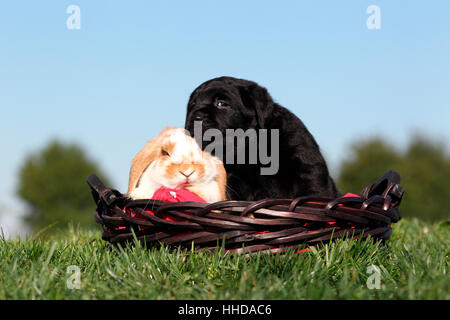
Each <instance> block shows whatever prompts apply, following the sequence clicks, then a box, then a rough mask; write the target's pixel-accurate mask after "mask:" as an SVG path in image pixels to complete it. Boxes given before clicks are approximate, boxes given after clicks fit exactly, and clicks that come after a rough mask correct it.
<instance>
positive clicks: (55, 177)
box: [17, 141, 109, 230]
mask: <svg viewBox="0 0 450 320" xmlns="http://www.w3.org/2000/svg"><path fill="white" fill-rule="evenodd" d="M91 173H97V174H98V175H99V176H100V177H101V178H102V180H103V181H104V182H105V183H107V184H109V179H108V178H107V177H106V175H105V174H104V173H102V170H101V169H100V168H99V166H98V165H97V164H96V163H95V162H94V161H92V160H90V159H89V158H88V157H87V155H86V153H85V151H84V150H83V149H82V148H81V147H80V146H78V145H76V144H64V143H61V142H58V141H53V142H51V143H49V145H48V146H46V147H45V148H44V149H43V150H41V151H38V152H36V153H33V154H30V155H29V156H28V157H27V158H26V159H25V161H24V163H23V165H22V167H21V168H20V171H19V185H18V190H17V193H18V195H19V196H20V197H21V198H22V199H23V200H25V202H26V203H27V204H28V207H29V211H28V212H27V215H26V216H25V222H26V223H27V224H29V225H30V226H31V227H32V229H33V230H38V229H40V228H43V227H45V226H48V225H50V224H52V223H56V228H65V227H67V226H68V225H69V223H70V222H73V224H74V225H77V224H79V225H80V226H83V227H93V226H95V222H94V217H93V212H94V209H95V203H94V200H93V198H92V195H91V192H90V188H89V186H88V185H87V183H86V177H87V176H88V175H89V174H91Z"/></svg>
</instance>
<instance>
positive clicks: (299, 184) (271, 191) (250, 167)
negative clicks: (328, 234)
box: [185, 77, 340, 201]
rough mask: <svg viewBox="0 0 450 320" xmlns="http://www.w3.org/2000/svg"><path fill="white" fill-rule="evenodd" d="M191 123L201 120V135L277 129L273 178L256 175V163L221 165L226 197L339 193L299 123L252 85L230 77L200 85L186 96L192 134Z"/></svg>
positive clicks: (187, 121) (275, 196)
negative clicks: (276, 163)
mask: <svg viewBox="0 0 450 320" xmlns="http://www.w3.org/2000/svg"><path fill="white" fill-rule="evenodd" d="M218 100H223V101H225V103H226V106H225V107H218V106H217V101H218ZM222 104H223V103H222ZM194 120H202V121H203V131H205V130H207V129H210V128H216V129H219V130H220V131H221V132H222V134H223V136H224V137H225V129H227V128H229V129H238V128H241V129H243V130H244V131H245V130H246V129H248V128H254V129H269V131H270V129H279V141H280V149H279V159H280V160H279V161H280V166H279V170H278V172H277V173H276V174H275V175H261V174H260V168H261V167H267V165H263V164H261V163H258V164H248V163H247V162H246V164H226V163H225V161H224V164H225V169H226V171H227V178H228V183H227V196H228V198H229V199H236V200H252V201H253V200H259V199H264V198H296V197H299V196H306V195H319V196H326V197H332V198H335V197H337V196H339V195H340V192H339V191H338V190H337V188H336V186H335V183H334V181H333V179H332V178H331V177H330V175H329V173H328V168H327V165H326V163H325V160H324V158H323V157H322V154H321V153H320V150H319V146H318V145H317V143H316V141H315V140H314V138H313V136H312V135H311V133H310V132H309V131H308V130H307V129H306V127H305V126H304V124H303V123H302V121H301V120H300V119H299V118H298V117H296V116H295V115H294V114H293V113H292V112H290V111H289V110H287V109H286V108H284V107H282V106H280V105H278V104H277V103H274V102H273V100H272V98H271V96H270V95H269V93H268V92H267V90H266V89H265V88H263V87H261V86H259V85H258V84H256V83H255V82H252V81H248V80H243V79H236V78H232V77H220V78H215V79H211V80H209V81H206V82H204V83H203V84H201V85H200V86H199V87H197V88H196V89H195V90H194V91H193V92H192V94H191V96H190V98H189V102H188V108H187V116H186V125H185V127H186V129H187V130H188V131H189V132H190V133H191V135H192V136H194ZM269 140H270V139H269ZM208 143H209V142H206V144H205V143H204V144H203V148H205V146H206V145H207V144H208ZM247 151H248V150H247ZM269 152H270V148H269ZM223 160H225V159H223Z"/></svg>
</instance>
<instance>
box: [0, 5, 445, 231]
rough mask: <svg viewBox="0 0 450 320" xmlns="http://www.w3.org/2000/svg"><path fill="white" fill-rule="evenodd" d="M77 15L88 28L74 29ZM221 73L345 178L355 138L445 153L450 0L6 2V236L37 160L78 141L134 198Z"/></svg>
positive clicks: (2, 31) (1, 91)
mask: <svg viewBox="0 0 450 320" xmlns="http://www.w3.org/2000/svg"><path fill="white" fill-rule="evenodd" d="M69 5H78V6H79V8H80V10H81V16H80V17H81V25H80V26H81V28H80V29H79V30H69V29H68V28H67V26H66V20H67V18H68V17H69V15H70V14H68V13H66V9H67V7H68V6H69ZM370 5H377V6H378V7H379V8H380V10H381V11H380V12H381V28H380V29H378V30H377V29H375V30H369V29H368V28H367V26H366V20H367V19H368V18H369V16H370V14H368V13H367V12H366V9H367V7H369V6H370ZM222 75H229V76H234V77H240V78H245V79H249V80H253V81H256V82H258V83H259V84H261V85H263V86H265V87H266V88H267V89H268V90H269V92H270V93H271V95H272V97H273V98H274V99H275V100H276V101H277V102H278V103H280V104H281V105H283V106H285V107H287V108H289V109H291V110H292V111H293V112H294V113H295V114H297V115H298V116H299V117H300V118H301V119H302V120H303V122H304V123H305V124H306V125H307V127H308V128H309V130H310V131H311V132H312V133H313V135H314V136H315V137H316V140H317V141H318V143H319V144H320V146H321V148H322V151H323V153H324V155H325V157H326V158H327V160H328V162H329V164H330V167H331V169H332V172H333V173H335V174H336V173H337V169H338V164H339V162H340V161H341V160H342V159H343V158H345V157H346V156H347V155H348V149H349V144H350V143H351V142H352V141H354V140H355V139H359V138H363V137H368V136H372V135H375V134H378V135H382V136H383V137H385V138H386V139H389V140H392V141H393V142H394V143H395V144H397V145H399V146H403V145H406V144H407V143H408V140H409V138H410V136H411V133H412V132H414V131H416V130H419V131H421V132H423V133H426V134H428V135H430V136H432V137H436V138H439V139H441V140H443V141H447V140H449V138H450V126H449V119H450V117H449V116H450V1H448V0H442V1H438V0H436V1H425V0H423V1H413V0H396V1H393V0H390V1H381V0H370V1H366V0H355V1H335V0H330V1H300V0H295V1H274V0H271V1H265V0H257V1H256V0H245V1H242V0H241V1H234V0H232V1H211V0H201V1H200V0H192V1H132V0H130V1H106V0H105V1H92V0H71V1H60V0H58V1H56V0H55V1H44V0H42V1H22V0H15V1H2V2H0V110H1V120H2V121H1V126H0V137H1V139H0V141H1V142H0V147H1V150H2V152H1V155H2V156H1V157H0V178H1V179H0V208H9V209H8V210H7V212H0V214H3V216H0V226H1V227H2V228H3V230H4V231H5V233H6V234H13V233H14V232H15V231H16V230H17V229H16V226H17V225H18V223H17V221H18V220H17V219H15V217H16V214H19V213H20V212H21V211H22V210H23V207H22V205H21V202H20V201H19V200H18V199H17V198H16V196H15V188H16V185H17V179H16V176H17V172H18V169H19V167H20V165H21V163H22V162H23V160H24V157H25V156H26V155H27V154H29V153H30V152H34V151H37V150H39V149H41V148H42V147H44V146H45V145H46V143H48V142H49V140H50V139H52V138H58V139H60V140H62V141H70V142H77V143H79V144H81V145H82V146H83V147H84V148H85V149H86V151H87V152H88V154H89V155H90V156H91V158H93V159H94V160H96V161H97V162H98V163H99V164H100V165H101V166H102V167H103V168H104V170H105V171H106V172H107V173H108V174H109V176H110V177H111V179H112V180H113V183H114V187H116V188H118V189H119V190H124V191H125V188H126V185H127V179H128V170H129V165H130V161H131V159H132V158H133V156H134V155H135V154H136V152H137V151H138V150H139V149H140V148H141V147H142V146H143V145H144V143H145V141H146V140H148V139H150V138H152V137H153V136H155V135H156V134H157V133H158V132H159V131H160V130H161V129H162V128H163V127H165V126H166V125H172V126H180V127H182V126H183V125H184V118H185V115H186V112H185V108H186V102H187V100H188V97H189V94H190V93H191V91H192V90H193V89H195V87H197V86H198V85H199V84H200V83H202V82H203V81H206V80H208V79H210V78H213V77H217V76H222ZM80 178H82V179H84V178H85V177H80ZM86 188H87V187H86ZM86 191H87V192H88V189H86ZM3 211H5V210H3Z"/></svg>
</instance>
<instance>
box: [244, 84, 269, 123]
mask: <svg viewBox="0 0 450 320" xmlns="http://www.w3.org/2000/svg"><path fill="white" fill-rule="evenodd" d="M239 93H240V95H241V99H242V102H243V103H244V105H245V106H246V107H247V108H248V109H249V110H252V109H253V110H254V112H255V115H256V121H257V123H258V126H259V128H260V129H264V128H266V125H267V123H268V120H270V118H271V116H272V112H273V104H274V103H273V100H272V97H271V96H270V94H269V92H268V91H267V89H266V88H263V87H261V86H259V85H257V84H251V85H249V86H243V87H240V88H239Z"/></svg>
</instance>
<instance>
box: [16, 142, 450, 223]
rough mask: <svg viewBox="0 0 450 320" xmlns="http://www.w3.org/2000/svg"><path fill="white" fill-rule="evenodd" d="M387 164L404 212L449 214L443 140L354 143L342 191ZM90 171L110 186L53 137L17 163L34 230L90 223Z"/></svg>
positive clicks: (448, 160)
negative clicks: (395, 175)
mask: <svg viewBox="0 0 450 320" xmlns="http://www.w3.org/2000/svg"><path fill="white" fill-rule="evenodd" d="M391 169H393V170H396V171H398V172H399V173H400V175H401V177H402V182H401V184H402V186H404V187H405V189H406V192H405V195H404V198H403V202H402V204H401V207H400V209H401V213H402V216H403V217H419V218H421V219H425V220H429V221H432V220H442V219H448V218H449V216H450V215H449V208H450V157H449V155H448V154H447V153H446V151H445V146H444V145H443V144H442V143H438V142H435V141H432V140H429V139H428V140H427V139H425V138H423V137H421V136H418V135H416V136H415V137H413V139H412V140H411V142H410V144H409V145H408V146H407V148H406V149H405V150H403V151H401V150H399V148H397V147H396V146H394V145H391V144H389V143H386V142H385V141H384V140H383V139H381V138H370V139H367V140H361V141H357V142H355V143H353V145H352V146H351V147H350V152H349V154H348V157H347V158H346V159H345V160H344V161H343V162H342V164H341V166H340V170H339V172H340V174H339V176H338V177H337V179H336V181H337V184H338V187H339V188H340V189H341V191H343V192H344V193H345V192H353V193H359V192H360V191H361V190H362V188H363V187H365V186H366V185H368V184H370V183H372V182H374V181H376V180H378V178H380V177H381V176H382V175H383V174H384V173H386V172H387V171H388V170H391ZM91 173H97V174H98V175H99V176H100V177H101V179H102V180H103V181H104V182H105V184H106V185H108V186H111V185H110V182H109V181H110V180H109V179H108V177H107V176H106V175H105V174H104V173H103V172H102V170H101V169H100V168H99V166H98V165H97V164H96V163H94V162H93V161H92V160H89V158H88V157H87V155H86V153H85V152H84V151H83V149H82V148H81V147H80V146H78V145H76V144H64V143H61V142H58V141H53V142H51V143H50V144H49V145H48V146H46V147H45V148H44V149H43V150H41V151H38V152H36V153H33V154H30V155H29V156H28V157H27V158H26V159H25V161H24V163H23V164H22V167H21V168H20V172H19V186H18V194H19V196H20V197H21V198H22V199H23V200H25V202H26V203H27V204H28V206H29V212H28V214H27V216H26V218H25V220H26V222H27V223H28V224H29V225H30V226H31V227H32V228H33V229H34V230H36V229H39V228H42V227H45V226H47V225H49V224H51V223H53V222H57V223H58V224H57V226H59V227H61V228H64V227H66V226H67V225H68V224H69V223H70V222H74V223H75V224H79V225H81V226H84V227H91V226H94V225H95V222H94V218H93V210H94V209H95V204H94V201H93V199H92V196H91V193H90V189H89V187H88V185H87V183H86V177H87V176H88V175H89V174H91ZM111 187H114V186H111Z"/></svg>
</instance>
